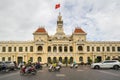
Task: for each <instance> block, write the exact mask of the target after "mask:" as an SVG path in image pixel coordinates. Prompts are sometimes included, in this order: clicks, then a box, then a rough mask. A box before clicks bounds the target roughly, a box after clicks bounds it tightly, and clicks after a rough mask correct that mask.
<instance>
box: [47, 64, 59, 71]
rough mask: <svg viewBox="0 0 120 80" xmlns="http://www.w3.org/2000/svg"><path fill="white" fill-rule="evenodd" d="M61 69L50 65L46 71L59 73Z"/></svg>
mask: <svg viewBox="0 0 120 80" xmlns="http://www.w3.org/2000/svg"><path fill="white" fill-rule="evenodd" d="M60 69H61V67H60V66H59V65H58V66H56V67H53V66H52V65H50V67H49V69H48V71H49V72H54V71H60Z"/></svg>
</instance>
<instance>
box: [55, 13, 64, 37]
mask: <svg viewBox="0 0 120 80" xmlns="http://www.w3.org/2000/svg"><path fill="white" fill-rule="evenodd" d="M56 35H65V33H64V31H63V20H62V16H61V13H60V12H59V15H58V19H57V29H56Z"/></svg>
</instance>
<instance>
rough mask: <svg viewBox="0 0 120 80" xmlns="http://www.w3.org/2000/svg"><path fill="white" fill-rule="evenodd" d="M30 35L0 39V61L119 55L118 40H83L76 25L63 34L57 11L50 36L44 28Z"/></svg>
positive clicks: (45, 61)
mask: <svg viewBox="0 0 120 80" xmlns="http://www.w3.org/2000/svg"><path fill="white" fill-rule="evenodd" d="M33 35H34V39H33V41H0V61H16V62H18V63H19V62H22V61H24V62H27V61H28V60H31V61H32V62H38V61H40V62H42V63H47V62H49V63H50V62H56V61H61V62H63V63H65V62H69V63H70V62H73V61H76V62H77V63H81V62H84V63H87V62H89V60H92V61H95V59H97V60H98V61H102V60H105V59H114V58H120V41H87V40H86V35H87V33H86V32H85V31H83V30H82V29H81V28H80V27H76V28H75V30H74V32H73V33H72V35H69V36H68V35H66V34H65V33H64V30H63V20H62V16H61V14H59V16H58V20H57V28H56V33H55V34H54V35H52V36H50V35H49V34H48V33H47V31H46V30H45V28H44V27H39V28H38V29H37V30H36V31H35V32H34V33H33Z"/></svg>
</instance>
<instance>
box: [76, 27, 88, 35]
mask: <svg viewBox="0 0 120 80" xmlns="http://www.w3.org/2000/svg"><path fill="white" fill-rule="evenodd" d="M74 33H85V32H84V31H83V30H82V29H81V28H79V27H77V28H75V30H74ZM85 34H86V33H85Z"/></svg>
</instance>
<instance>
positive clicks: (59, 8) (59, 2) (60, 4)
mask: <svg viewBox="0 0 120 80" xmlns="http://www.w3.org/2000/svg"><path fill="white" fill-rule="evenodd" d="M59 4H60V0H59ZM60 8H61V4H60ZM60 8H59V15H60V14H61V13H60Z"/></svg>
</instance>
